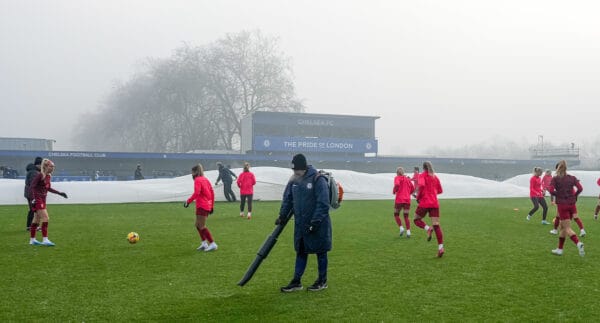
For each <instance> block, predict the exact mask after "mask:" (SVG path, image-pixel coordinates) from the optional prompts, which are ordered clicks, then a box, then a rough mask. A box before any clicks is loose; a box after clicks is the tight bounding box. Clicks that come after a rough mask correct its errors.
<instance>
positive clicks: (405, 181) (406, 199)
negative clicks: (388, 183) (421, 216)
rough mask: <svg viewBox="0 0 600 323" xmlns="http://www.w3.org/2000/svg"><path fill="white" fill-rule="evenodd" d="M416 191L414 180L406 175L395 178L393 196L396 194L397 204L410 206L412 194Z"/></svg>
mask: <svg viewBox="0 0 600 323" xmlns="http://www.w3.org/2000/svg"><path fill="white" fill-rule="evenodd" d="M414 191H415V186H414V185H413V183H412V180H411V179H410V178H408V177H406V176H404V175H398V176H396V177H395V178H394V190H393V191H392V193H393V194H396V204H399V203H406V204H410V194H412V192H414Z"/></svg>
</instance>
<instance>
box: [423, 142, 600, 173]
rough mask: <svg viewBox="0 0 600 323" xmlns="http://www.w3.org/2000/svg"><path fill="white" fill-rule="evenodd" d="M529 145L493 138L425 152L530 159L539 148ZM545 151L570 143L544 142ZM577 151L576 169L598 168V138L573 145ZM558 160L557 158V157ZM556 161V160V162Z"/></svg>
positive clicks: (599, 148)
mask: <svg viewBox="0 0 600 323" xmlns="http://www.w3.org/2000/svg"><path fill="white" fill-rule="evenodd" d="M537 145H538V144H531V143H529V142H528V141H527V140H526V139H522V140H520V141H515V140H512V139H509V138H506V137H503V136H493V137H491V138H488V139H486V140H482V141H481V142H479V143H475V144H471V145H464V146H461V147H451V148H446V147H440V146H434V147H431V148H429V149H427V150H426V151H425V153H426V154H427V155H431V156H436V157H462V158H491V159H531V158H532V150H533V149H535V148H538V149H539V147H538V146H537ZM544 147H545V149H568V148H570V147H572V146H571V143H570V142H560V143H558V142H556V143H555V142H552V141H548V140H547V141H546V142H544ZM575 148H577V149H579V159H580V164H579V165H578V166H577V167H576V168H578V169H598V168H600V136H597V137H596V138H592V139H590V140H585V141H582V142H578V143H575ZM557 158H559V157H557ZM557 161H558V160H557Z"/></svg>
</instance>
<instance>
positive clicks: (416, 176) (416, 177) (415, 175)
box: [410, 166, 419, 198]
mask: <svg viewBox="0 0 600 323" xmlns="http://www.w3.org/2000/svg"><path fill="white" fill-rule="evenodd" d="M410 180H411V181H412V183H413V186H414V187H415V190H414V192H413V197H414V198H417V189H419V185H418V183H417V182H418V181H419V167H418V166H415V168H413V176H412V178H411V179H410Z"/></svg>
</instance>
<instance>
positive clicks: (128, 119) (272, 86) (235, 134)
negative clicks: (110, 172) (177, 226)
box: [76, 31, 304, 152]
mask: <svg viewBox="0 0 600 323" xmlns="http://www.w3.org/2000/svg"><path fill="white" fill-rule="evenodd" d="M254 111H279V112H303V111H304V107H303V105H302V102H301V101H300V100H299V99H298V98H297V97H296V94H295V88H294V83H293V80H292V69H291V64H290V62H289V59H288V58H287V57H285V56H284V54H283V53H282V52H280V51H279V50H278V40H277V39H276V38H272V37H267V36H264V35H263V34H262V33H261V32H260V31H251V32H248V31H242V32H239V33H235V34H227V35H226V36H225V37H224V38H222V39H218V40H216V41H214V42H212V43H210V44H207V45H203V46H197V47H192V46H189V45H183V46H181V47H179V48H177V49H175V50H174V52H173V54H172V55H171V57H168V58H165V59H150V60H148V61H147V62H145V63H144V64H143V65H142V69H141V71H140V72H138V73H136V74H135V75H134V76H133V77H131V79H130V80H128V81H127V82H125V83H123V84H118V85H116V86H115V87H114V88H113V90H112V91H111V92H110V93H109V95H108V96H107V98H106V99H105V100H104V102H102V104H101V105H100V107H99V109H98V111H97V112H96V113H92V114H88V115H85V116H83V117H82V118H81V120H80V122H79V127H78V129H77V130H76V133H77V136H76V140H77V142H78V144H79V145H81V146H82V147H83V148H84V149H89V150H105V151H106V150H109V151H138V152H152V151H154V152H187V151H192V150H230V149H233V148H237V147H238V146H239V140H240V130H241V119H242V118H243V117H244V116H246V115H248V114H251V113H252V112H254Z"/></svg>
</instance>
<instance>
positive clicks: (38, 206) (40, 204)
mask: <svg viewBox="0 0 600 323" xmlns="http://www.w3.org/2000/svg"><path fill="white" fill-rule="evenodd" d="M44 209H46V199H45V198H38V199H35V203H32V208H31V210H33V212H35V211H37V210H44Z"/></svg>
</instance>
